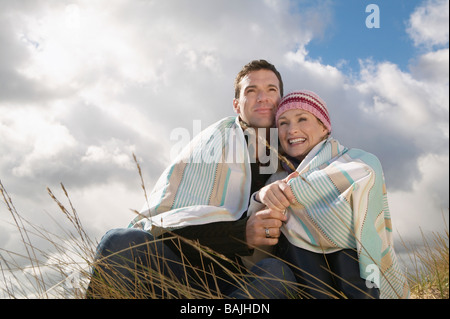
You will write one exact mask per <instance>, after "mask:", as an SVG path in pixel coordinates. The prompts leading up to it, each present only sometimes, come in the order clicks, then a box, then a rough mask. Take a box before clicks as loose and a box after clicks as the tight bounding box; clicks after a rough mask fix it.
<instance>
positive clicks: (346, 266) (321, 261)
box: [276, 235, 379, 299]
mask: <svg viewBox="0 0 450 319" xmlns="http://www.w3.org/2000/svg"><path fill="white" fill-rule="evenodd" d="M276 255H277V256H278V257H280V258H281V259H282V260H285V261H286V262H288V263H290V264H292V265H294V266H291V269H292V271H293V272H294V274H295V276H296V279H297V282H298V283H299V284H300V285H301V286H303V287H304V288H303V292H302V295H303V297H304V298H317V299H329V298H350V299H369V298H379V289H377V288H369V287H367V285H366V281H365V280H364V279H362V278H361V276H360V270H359V262H358V256H357V253H356V251H354V250H352V249H343V250H341V251H338V252H335V253H330V254H321V253H314V252H310V251H307V250H305V249H301V248H298V247H296V246H294V245H292V244H291V243H290V242H289V241H288V240H287V239H286V237H285V236H284V235H282V236H281V237H280V241H279V243H278V246H277V247H276Z"/></svg>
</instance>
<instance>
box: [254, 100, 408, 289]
mask: <svg viewBox="0 0 450 319" xmlns="http://www.w3.org/2000/svg"><path fill="white" fill-rule="evenodd" d="M276 125H277V127H278V133H279V140H280V144H281V146H282V148H283V150H284V151H285V152H286V155H287V156H286V160H285V161H284V162H282V167H283V169H282V170H280V171H278V172H277V173H276V174H274V175H273V176H272V177H271V178H270V180H269V183H270V184H268V185H267V186H265V187H264V188H262V189H261V190H260V191H259V192H258V193H256V194H255V196H253V197H252V198H253V200H252V205H251V208H250V209H249V213H251V211H255V210H258V209H260V208H261V206H263V205H265V206H267V207H268V208H270V209H274V210H282V211H284V210H285V212H286V214H287V216H288V219H287V221H286V222H285V224H284V225H283V226H282V227H281V233H282V234H281V236H280V239H279V243H278V245H277V247H276V248H275V251H274V253H275V254H276V255H278V256H279V257H280V258H282V259H284V260H286V261H288V262H289V263H290V264H291V265H292V268H293V270H294V271H295V272H296V275H297V277H298V280H299V283H300V284H301V285H304V286H305V289H304V290H303V292H304V294H305V297H313V298H330V297H336V296H337V297H344V298H345V297H346V298H379V297H381V298H407V297H408V295H409V288H408V285H407V282H406V280H405V277H404V275H403V273H402V271H401V269H400V267H399V265H398V262H397V259H396V256H395V253H394V249H393V241H392V227H391V220H390V213H389V208H388V204H387V197H386V189H385V184H384V177H383V171H382V168H381V165H380V162H379V161H378V159H377V158H376V157H375V156H374V155H372V154H370V153H367V152H365V151H362V150H358V149H348V148H346V147H344V146H342V145H341V144H339V142H338V141H337V140H335V139H333V138H332V137H331V122H330V118H329V114H328V110H327V106H326V104H325V102H324V101H323V100H322V99H321V98H320V97H319V96H317V95H316V94H315V93H313V92H309V91H299V92H293V93H291V94H288V95H286V96H285V97H284V98H283V99H282V100H281V102H280V104H279V106H278V110H277V114H276ZM290 167H291V168H290ZM293 170H295V171H296V172H297V174H298V175H292V174H291V175H289V174H290V173H292V172H293ZM288 175H289V177H288V178H286V177H287V176H288ZM286 186H288V187H286ZM265 231H266V235H267V236H274V237H275V236H279V234H280V233H279V231H280V230H279V229H275V228H267V229H266V230H265Z"/></svg>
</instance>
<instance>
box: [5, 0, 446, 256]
mask: <svg viewBox="0 0 450 319" xmlns="http://www.w3.org/2000/svg"><path fill="white" fill-rule="evenodd" d="M315 3H316V2H315ZM318 3H319V4H318V5H317V6H316V5H314V6H312V5H310V6H308V7H307V8H306V9H303V7H302V10H298V8H293V7H292V3H291V2H290V1H287V0H286V1H272V0H267V1H264V2H262V1H259V0H255V1H245V2H243V1H237V0H235V1H199V0H196V1H189V2H187V1H166V0H164V1H140V2H136V3H133V5H131V4H129V3H125V2H123V1H109V0H108V1H95V2H93V1H88V0H79V1H77V2H73V3H72V4H68V3H62V2H60V1H53V2H51V1H49V2H46V3H45V4H44V3H39V2H26V3H22V2H20V3H19V2H17V1H10V2H8V1H2V2H1V4H0V21H1V22H2V23H3V22H4V24H2V25H5V26H6V27H5V28H1V29H0V43H2V50H1V52H0V81H1V83H2V85H0V112H1V116H0V135H1V138H0V178H1V180H2V183H3V184H4V185H5V187H6V188H7V189H8V190H9V191H10V194H11V195H12V197H13V200H14V201H15V203H16V205H17V208H18V210H19V212H21V213H23V214H24V216H25V217H27V218H29V219H30V220H31V221H33V222H37V223H41V222H42V223H44V224H45V223H47V222H49V218H42V215H45V212H50V213H53V212H55V211H56V212H57V211H58V207H56V204H55V203H54V202H53V201H52V200H51V199H49V198H48V195H47V194H46V189H45V187H46V186H49V187H50V188H51V189H52V190H54V191H56V192H57V193H58V194H60V192H59V191H57V190H58V189H59V183H60V182H62V183H63V184H64V185H65V186H66V188H67V189H68V190H69V194H70V195H71V199H72V201H73V203H74V205H75V207H76V209H77V211H78V213H79V214H80V217H81V219H82V221H83V222H84V225H85V226H86V228H87V230H88V232H89V234H90V235H91V236H92V237H94V238H95V239H97V240H98V239H100V237H101V236H102V235H103V233H104V232H105V231H106V230H108V229H109V228H113V227H123V226H126V225H127V224H128V222H129V220H130V219H131V218H133V217H134V216H133V214H132V213H131V212H130V210H129V209H139V208H141V206H142V204H143V202H144V196H143V193H142V190H141V188H140V179H139V176H138V174H137V169H135V164H134V162H133V161H132V158H131V155H132V153H135V154H136V155H137V156H138V158H139V162H140V164H141V168H142V171H143V174H144V180H145V183H146V187H147V191H150V190H151V188H152V185H153V183H154V182H155V181H156V179H157V178H158V176H159V174H160V173H161V172H162V170H163V169H164V168H165V166H166V165H167V163H168V161H169V157H170V150H171V147H172V146H173V145H174V144H175V143H176V142H177V141H171V140H170V133H171V132H173V130H174V129H176V128H179V127H182V128H183V129H187V130H188V131H189V132H193V131H194V127H193V126H194V123H193V121H194V120H196V121H200V122H201V126H202V128H206V127H207V126H208V125H209V124H211V123H213V122H215V121H216V120H218V119H220V118H222V117H224V116H230V115H234V113H233V111H232V98H233V94H234V89H233V81H234V77H235V75H236V73H237V72H238V71H239V70H240V68H241V67H242V65H243V64H245V63H247V62H248V61H250V60H252V59H255V58H266V59H268V60H269V61H271V62H273V63H274V64H275V65H276V66H277V68H278V69H279V70H280V71H281V73H282V75H283V79H284V83H285V91H290V90H296V89H310V90H313V91H316V92H317V93H318V94H319V95H320V96H322V97H323V98H324V100H325V101H327V104H328V106H329V109H330V113H331V119H332V124H333V134H335V136H336V137H337V138H338V139H339V140H340V141H341V142H342V143H343V144H344V145H346V146H349V147H358V148H362V149H366V150H368V151H370V152H372V153H374V154H375V155H377V156H378V157H379V158H380V160H381V162H382V164H383V168H384V171H385V175H386V180H387V187H388V193H389V202H390V204H391V213H392V215H393V219H394V226H395V225H397V228H398V230H399V231H400V232H401V233H403V234H405V235H406V234H407V235H408V236H409V234H411V235H412V236H415V235H418V229H417V227H418V226H419V225H421V226H423V227H424V229H427V230H431V229H434V227H436V226H439V222H440V221H441V210H442V209H444V211H445V209H446V208H447V209H448V168H447V169H444V168H442V167H444V166H445V167H448V131H449V126H448V104H449V95H448V74H449V73H448V68H449V61H448V60H449V58H448V47H447V48H442V46H443V45H447V46H448V31H446V32H447V33H445V32H443V31H442V30H441V29H447V26H448V13H447V15H445V14H444V15H441V13H442V12H444V11H445V10H443V8H445V6H447V7H448V1H426V2H423V5H421V6H420V7H419V8H418V9H417V10H416V11H415V13H414V14H413V15H412V16H411V19H410V25H409V29H408V32H409V34H410V36H411V38H412V39H413V40H414V41H415V43H416V45H417V46H419V48H418V52H419V53H418V55H417V56H416V58H415V59H414V60H412V61H411V63H410V66H409V67H410V71H404V70H401V69H400V68H399V67H397V66H396V65H395V64H393V63H390V62H389V61H387V62H383V63H380V62H378V61H374V60H364V61H361V68H360V72H359V73H354V74H346V73H344V71H342V69H340V68H339V66H334V65H324V64H323V63H322V62H321V61H320V60H314V59H311V57H309V55H308V52H307V50H306V48H307V44H308V43H309V41H310V40H311V39H317V38H320V37H321V36H323V35H324V30H327V27H329V26H330V25H332V23H333V15H332V7H331V6H330V3H329V2H328V1H320V2H318ZM442 6H443V7H442ZM175 7H176V8H177V9H176V10H174V8H175ZM437 9H439V10H437ZM445 12H448V10H447V11H445ZM442 21H443V22H442ZM442 25H444V26H445V28H442V27H441V26H442ZM213 31H214V32H213ZM3 44H4V45H3ZM423 47H426V50H425V52H424V51H422V50H423ZM387 49H388V48H387ZM344 63H345V62H344ZM62 197H63V196H62ZM424 212H426V214H425V213H424ZM56 215H57V216H59V215H58V214H57V213H56ZM411 216H413V217H414V218H411ZM59 218H63V216H60V217H56V219H57V220H59ZM2 229H6V231H8V236H6V235H3V236H2V238H3V239H6V240H7V243H6V244H5V247H8V248H11V247H12V248H13V247H14V246H17V242H20V239H19V238H18V235H17V234H13V233H12V232H10V231H9V230H10V229H11V227H9V226H3V225H2ZM52 230H54V228H52Z"/></svg>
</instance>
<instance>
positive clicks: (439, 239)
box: [407, 218, 449, 299]
mask: <svg viewBox="0 0 450 319" xmlns="http://www.w3.org/2000/svg"><path fill="white" fill-rule="evenodd" d="M444 225H447V223H446V221H445V218H444ZM422 238H423V243H422V247H420V248H416V249H415V251H412V252H410V253H409V256H410V258H411V263H412V264H413V265H414V268H413V269H412V270H411V271H409V272H408V273H407V275H408V281H409V284H410V288H411V298H412V299H448V298H449V271H448V269H449V267H448V264H449V248H448V243H449V232H448V227H446V229H445V230H444V232H443V233H433V234H432V235H431V236H430V237H429V238H427V237H426V236H425V235H424V234H423V233H422Z"/></svg>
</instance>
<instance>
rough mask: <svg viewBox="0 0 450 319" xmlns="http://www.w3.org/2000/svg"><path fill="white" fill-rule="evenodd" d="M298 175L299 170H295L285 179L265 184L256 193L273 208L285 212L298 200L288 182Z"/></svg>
mask: <svg viewBox="0 0 450 319" xmlns="http://www.w3.org/2000/svg"><path fill="white" fill-rule="evenodd" d="M297 176H298V172H297V171H295V172H293V173H291V174H290V175H289V176H287V177H286V178H285V179H282V180H279V181H275V182H273V183H272V184H269V185H267V186H264V187H263V188H261V190H260V191H259V192H258V193H256V199H257V200H259V201H260V202H261V203H263V204H264V205H266V206H267V207H268V208H270V209H272V210H278V211H281V212H284V210H285V209H286V208H288V207H289V206H290V205H291V204H292V203H295V201H296V199H295V196H294V194H293V193H292V190H291V188H290V187H289V185H288V184H287V182H288V181H290V180H291V179H292V178H295V177H297Z"/></svg>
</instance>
